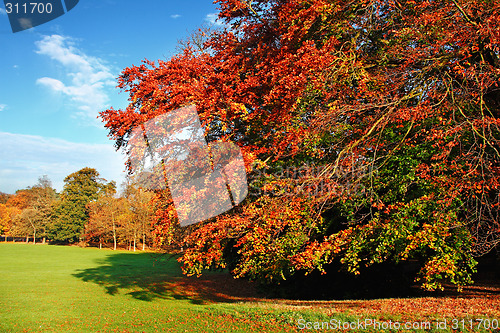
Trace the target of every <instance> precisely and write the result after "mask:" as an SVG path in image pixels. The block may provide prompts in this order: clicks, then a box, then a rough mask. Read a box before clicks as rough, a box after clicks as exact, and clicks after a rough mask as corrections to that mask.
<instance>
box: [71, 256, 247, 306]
mask: <svg viewBox="0 0 500 333" xmlns="http://www.w3.org/2000/svg"><path fill="white" fill-rule="evenodd" d="M176 259H177V257H175V256H172V255H164V254H153V253H116V254H115V253H113V254H110V255H108V256H107V257H106V258H105V259H102V260H99V261H98V262H97V265H98V266H97V267H92V268H86V269H82V270H79V271H78V272H76V273H75V274H73V276H75V277H77V278H79V279H81V280H83V281H85V282H93V283H96V284H98V285H101V286H102V287H103V288H104V289H105V290H106V293H108V294H109V295H116V294H119V293H125V294H127V295H130V296H131V297H133V298H135V299H138V300H142V301H152V300H154V299H157V298H160V299H183V300H189V301H190V302H192V303H194V304H205V303H212V302H237V301H241V300H252V299H254V298H255V297H256V295H257V291H256V287H255V286H254V284H253V283H251V282H248V281H243V280H235V279H233V278H232V277H231V276H230V275H229V274H228V273H226V272H207V273H206V274H204V275H203V276H202V277H201V278H196V277H186V276H183V275H182V272H181V269H180V264H179V263H178V262H177V260H176ZM255 299H256V298H255Z"/></svg>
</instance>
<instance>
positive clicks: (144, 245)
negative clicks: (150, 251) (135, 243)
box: [142, 233, 146, 251]
mask: <svg viewBox="0 0 500 333" xmlns="http://www.w3.org/2000/svg"><path fill="white" fill-rule="evenodd" d="M142 250H143V251H145V250H146V234H145V233H142Z"/></svg>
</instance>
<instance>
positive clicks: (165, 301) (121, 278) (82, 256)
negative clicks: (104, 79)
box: [0, 244, 498, 332]
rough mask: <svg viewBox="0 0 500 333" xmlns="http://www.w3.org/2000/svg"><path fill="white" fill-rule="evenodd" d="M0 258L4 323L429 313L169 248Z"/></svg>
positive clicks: (155, 328)
mask: <svg viewBox="0 0 500 333" xmlns="http://www.w3.org/2000/svg"><path fill="white" fill-rule="evenodd" d="M0 264H1V267H2V274H0V295H1V297H0V332H63V331H64V332H292V331H298V329H297V325H298V323H299V320H302V322H303V323H305V322H331V320H332V319H336V320H341V321H343V322H351V321H357V319H361V320H365V319H366V318H377V319H379V320H384V321H388V320H393V321H395V320H419V319H424V318H418V317H417V316H413V317H412V316H411V315H408V313H407V312H404V313H399V312H398V309H401V308H402V304H410V305H411V302H412V301H411V300H404V299H396V300H394V301H392V300H388V301H387V302H388V304H389V305H390V304H394V302H396V301H400V302H401V303H400V305H399V306H395V307H392V308H391V307H390V306H389V305H388V306H387V308H386V309H385V310H383V309H382V311H377V306H378V305H377V304H379V303H373V304H372V305H373V307H371V308H370V307H367V308H366V309H368V310H366V309H365V308H363V301H351V302H345V301H344V302H341V301H333V302H295V301H289V300H269V299H263V298H259V295H258V294H256V290H255V288H254V286H253V285H252V284H251V283H248V282H245V281H235V280H234V279H231V278H230V277H229V276H228V275H227V274H224V273H208V274H207V275H206V276H204V277H203V278H201V279H196V278H186V277H184V276H182V274H181V270H180V267H179V264H178V263H177V261H176V260H175V257H172V256H169V255H158V254H151V253H131V252H126V251H109V250H98V249H93V248H87V249H82V248H77V247H63V246H47V245H45V246H44V245H31V244H29V245H26V244H0ZM373 302H380V301H373ZM414 302H416V303H415V304H414V305H413V306H414V308H416V309H417V308H418V307H419V306H421V305H419V304H420V303H418V302H419V301H418V300H414ZM492 304H498V303H492ZM471 306H472V305H471ZM363 309H365V310H366V311H363ZM374 309H375V310H374ZM379 310H380V309H379ZM408 311H410V314H411V311H412V310H411V306H410V307H409V310H408ZM495 313H497V312H495V311H493V312H484V311H483V312H481V311H479V312H475V313H474V315H475V317H480V316H481V315H482V314H485V315H488V316H490V315H494V314H495ZM440 315H445V314H439V316H440ZM461 315H462V317H464V313H461ZM439 316H438V315H436V316H432V315H426V319H429V320H430V319H432V320H433V321H435V320H438V319H440V318H439ZM475 317H474V318H475ZM489 318H491V316H490V317H489ZM491 319H492V318H491ZM306 331H307V330H306ZM379 331H380V330H377V329H367V330H364V332H379ZM388 331H390V330H388ZM388 331H387V332H388ZM421 331H422V332H424V331H425V332H429V330H421ZM432 331H435V332H445V331H446V330H431V332H432ZM474 331H477V330H474ZM486 331H487V330H486ZM398 332H404V330H399V331H398ZM411 332H418V330H411Z"/></svg>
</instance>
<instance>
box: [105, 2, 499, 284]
mask: <svg viewBox="0 0 500 333" xmlns="http://www.w3.org/2000/svg"><path fill="white" fill-rule="evenodd" d="M217 2H218V3H219V6H220V14H219V18H220V19H221V20H222V21H224V22H225V23H226V28H224V29H223V30H220V31H217V32H214V33H212V35H211V36H209V37H208V38H207V39H206V42H205V43H204V44H203V47H200V45H199V43H198V44H197V45H192V44H191V45H190V43H189V42H188V43H187V44H186V47H185V49H184V51H183V52H181V53H180V54H178V55H176V56H174V57H172V58H171V59H170V60H168V61H161V60H160V61H158V62H152V61H147V60H146V61H145V62H144V63H143V64H141V65H139V66H132V67H129V68H126V69H125V70H124V71H123V73H122V75H121V76H120V78H119V87H120V88H122V89H124V90H126V91H127V92H128V93H129V94H130V104H129V106H128V107H127V108H126V109H125V110H114V109H110V110H107V111H104V112H102V113H101V116H102V118H103V120H104V121H105V125H106V127H107V128H108V129H109V130H110V135H111V136H112V137H113V138H114V139H115V140H116V145H117V147H118V148H124V149H126V148H127V143H128V140H129V139H130V135H131V133H132V131H133V129H134V128H136V127H137V126H140V125H141V124H143V123H144V122H145V121H147V120H149V119H152V118H154V117H156V116H158V115H161V114H164V113H167V112H169V111H172V110H174V109H176V108H178V107H181V106H183V105H187V104H195V105H196V106H197V108H198V111H199V115H200V117H201V119H202V121H203V123H204V125H205V126H206V137H207V139H208V140H209V141H213V140H223V141H226V140H231V141H233V142H236V143H238V144H239V145H240V147H241V148H242V151H243V155H244V158H245V162H246V165H247V171H248V172H249V173H250V174H249V179H250V180H251V182H252V183H251V186H252V188H254V189H256V190H257V191H255V196H253V197H251V198H248V199H247V200H246V201H245V202H244V203H243V204H242V205H240V207H238V208H237V209H234V210H233V211H231V212H229V213H227V214H225V215H223V216H219V217H217V218H215V219H212V220H210V221H207V222H205V223H202V224H200V225H198V226H196V227H193V228H192V229H193V230H192V231H193V232H191V233H189V235H188V236H187V238H185V244H186V245H187V246H189V249H188V251H187V252H186V253H185V255H184V256H183V258H182V261H183V262H184V264H185V266H184V267H185V269H186V271H187V272H188V273H191V274H196V273H200V272H201V269H202V268H204V267H212V266H218V267H227V266H228V265H229V266H230V268H231V269H232V271H233V273H234V274H235V275H237V276H247V277H252V278H259V279H265V280H278V281H279V280H281V279H283V278H286V276H290V275H293V274H295V273H296V272H309V271H312V270H320V271H322V270H323V267H324V265H325V264H328V263H331V262H334V261H338V262H339V263H340V264H342V266H343V267H344V268H345V269H346V270H347V271H349V272H352V273H353V274H358V273H359V272H360V271H361V270H362V268H363V267H366V266H370V265H374V264H377V263H382V262H400V261H406V260H410V259H411V260H416V261H417V262H418V263H419V264H420V267H421V270H420V273H419V277H418V278H419V279H421V282H422V284H423V285H424V286H425V287H426V288H428V289H434V288H436V287H440V285H441V282H442V281H443V280H447V281H451V282H452V283H454V284H456V285H458V286H461V285H463V284H465V283H469V282H470V281H471V280H470V278H471V273H472V272H473V271H474V266H475V263H476V262H475V260H474V256H478V255H481V254H484V253H487V252H489V251H491V250H492V249H493V248H494V247H495V246H497V244H498V243H499V240H500V237H499V236H500V234H499V225H498V221H499V219H498V217H499V216H498V209H499V205H500V200H499V185H500V183H499V178H498V177H499V176H500V173H499V171H500V170H499V162H500V152H499V145H498V139H499V135H500V133H499V127H498V125H499V122H500V120H499V117H500V103H499V101H500V89H499V78H500V28H499V26H498V22H499V21H500V4H499V2H498V1H484V0H418V1H410V0H391V1H385V0H384V1H382V0H357V1H352V0H349V1H346V0H335V1H322V0H316V1H311V0H309V1H308V0H306V1H284V0H274V1H266V0H256V1H252V0H250V1H240V0H219V1H217ZM283 170H288V171H287V172H283ZM297 170H303V172H298V171H297ZM162 196H164V194H158V197H159V198H162ZM164 201H165V202H167V201H168V199H164ZM171 209H172V208H171V205H169V206H168V207H165V206H164V207H163V208H162V210H161V211H160V212H158V213H157V216H158V217H159V220H158V224H157V225H158V227H157V229H158V230H159V234H163V235H165V237H164V239H173V237H172V234H171V232H170V231H169V230H172V228H177V226H176V219H175V214H172V211H171ZM190 230H191V229H190Z"/></svg>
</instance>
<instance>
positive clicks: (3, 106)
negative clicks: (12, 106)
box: [0, 104, 7, 112]
mask: <svg viewBox="0 0 500 333" xmlns="http://www.w3.org/2000/svg"><path fill="white" fill-rule="evenodd" d="M5 109H7V105H6V104H0V112H2V111H3V110H5Z"/></svg>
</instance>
